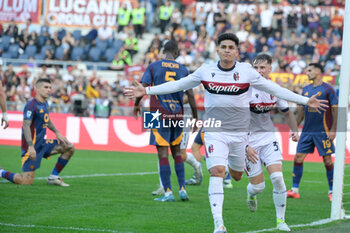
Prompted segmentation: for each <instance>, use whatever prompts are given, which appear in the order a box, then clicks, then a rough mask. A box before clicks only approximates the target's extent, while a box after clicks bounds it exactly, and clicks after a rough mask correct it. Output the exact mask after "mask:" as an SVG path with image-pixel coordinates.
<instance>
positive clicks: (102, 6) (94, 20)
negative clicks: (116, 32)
mask: <svg viewBox="0 0 350 233" xmlns="http://www.w3.org/2000/svg"><path fill="white" fill-rule="evenodd" d="M135 2H137V0H108V1H107V0H48V1H47V7H46V12H45V19H47V21H48V23H49V24H50V25H53V26H66V27H69V26H72V27H91V26H96V27H100V26H103V25H105V24H107V25H108V26H110V27H115V25H116V22H117V14H118V10H119V7H121V6H123V4H126V5H127V7H128V8H131V7H132V5H134V4H135Z"/></svg>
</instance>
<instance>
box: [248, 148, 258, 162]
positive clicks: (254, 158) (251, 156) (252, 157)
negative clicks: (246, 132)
mask: <svg viewBox="0 0 350 233" xmlns="http://www.w3.org/2000/svg"><path fill="white" fill-rule="evenodd" d="M245 156H246V157H247V159H248V160H249V161H250V162H252V163H257V162H258V152H256V150H254V149H253V148H252V147H250V146H247V149H246V154H245Z"/></svg>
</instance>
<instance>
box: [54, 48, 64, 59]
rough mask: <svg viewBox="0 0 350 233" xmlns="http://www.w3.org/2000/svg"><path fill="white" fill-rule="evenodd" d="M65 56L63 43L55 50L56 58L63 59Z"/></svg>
mask: <svg viewBox="0 0 350 233" xmlns="http://www.w3.org/2000/svg"><path fill="white" fill-rule="evenodd" d="M63 57H64V49H63V47H62V45H61V46H59V47H57V48H56V51H55V58H56V59H59V60H62V59H63Z"/></svg>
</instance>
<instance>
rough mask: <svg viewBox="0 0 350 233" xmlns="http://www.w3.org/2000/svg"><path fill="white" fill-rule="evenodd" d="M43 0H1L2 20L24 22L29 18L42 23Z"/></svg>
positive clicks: (0, 11) (0, 12)
mask: <svg viewBox="0 0 350 233" xmlns="http://www.w3.org/2000/svg"><path fill="white" fill-rule="evenodd" d="M41 6H42V0H17V1H16V0H2V1H0V21H1V22H10V21H11V20H12V19H14V20H15V22H17V23H24V22H25V21H26V20H27V19H28V18H30V19H31V20H32V23H40V16H41Z"/></svg>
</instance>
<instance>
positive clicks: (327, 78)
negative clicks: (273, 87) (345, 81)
mask: <svg viewBox="0 0 350 233" xmlns="http://www.w3.org/2000/svg"><path fill="white" fill-rule="evenodd" d="M269 78H270V79H271V80H272V81H274V82H277V83H279V82H281V83H290V84H292V85H301V86H305V85H306V84H309V83H311V82H310V80H309V78H308V77H307V75H306V74H293V73H270V75H269ZM335 80H336V77H335V76H332V75H324V76H323V81H324V82H326V83H329V84H332V85H335Z"/></svg>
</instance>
